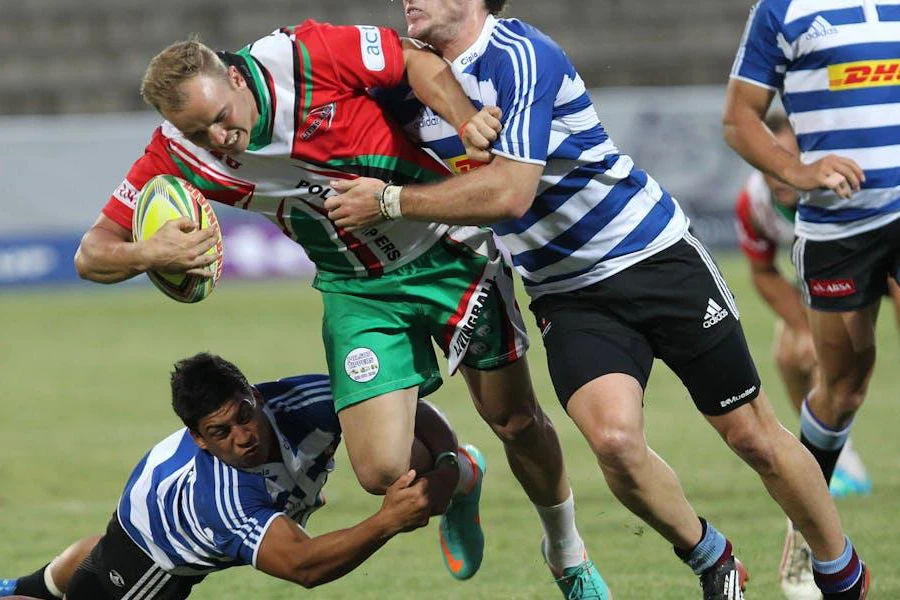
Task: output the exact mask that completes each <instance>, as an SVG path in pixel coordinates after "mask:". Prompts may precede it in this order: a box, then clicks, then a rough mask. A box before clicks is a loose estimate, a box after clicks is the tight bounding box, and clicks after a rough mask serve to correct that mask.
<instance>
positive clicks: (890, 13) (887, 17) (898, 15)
mask: <svg viewBox="0 0 900 600" xmlns="http://www.w3.org/2000/svg"><path fill="white" fill-rule="evenodd" d="M875 9H876V10H877V11H878V20H879V21H900V5H898V4H890V5H887V6H883V5H881V4H876V5H875Z"/></svg>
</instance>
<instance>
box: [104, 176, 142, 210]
mask: <svg viewBox="0 0 900 600" xmlns="http://www.w3.org/2000/svg"><path fill="white" fill-rule="evenodd" d="M107 189H109V188H107ZM137 196H138V190H137V188H136V187H134V186H133V185H131V184H130V183H128V180H125V181H123V182H122V183H121V184H120V185H119V187H117V188H116V191H115V192H113V197H115V198H116V200H118V201H119V202H121V203H122V204H126V205H128V206H130V207H131V208H134V205H135V202H136V201H137Z"/></svg>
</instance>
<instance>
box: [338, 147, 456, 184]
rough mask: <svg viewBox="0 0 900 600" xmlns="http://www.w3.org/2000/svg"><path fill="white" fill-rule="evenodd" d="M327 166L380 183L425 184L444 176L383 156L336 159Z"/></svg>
mask: <svg viewBox="0 0 900 600" xmlns="http://www.w3.org/2000/svg"><path fill="white" fill-rule="evenodd" d="M328 165H329V166H332V167H336V168H339V169H341V170H344V171H350V172H351V173H355V174H357V175H362V176H364V177H374V178H376V179H381V180H382V181H393V182H394V183H413V182H422V183H427V182H430V181H438V180H439V179H443V178H444V175H441V174H440V173H435V172H434V171H429V170H428V169H426V168H424V167H422V166H420V165H417V164H415V163H413V162H409V161H407V160H403V159H402V158H397V157H396V156H385V155H383V154H364V155H362V156H354V157H351V158H336V159H332V160H329V161H328Z"/></svg>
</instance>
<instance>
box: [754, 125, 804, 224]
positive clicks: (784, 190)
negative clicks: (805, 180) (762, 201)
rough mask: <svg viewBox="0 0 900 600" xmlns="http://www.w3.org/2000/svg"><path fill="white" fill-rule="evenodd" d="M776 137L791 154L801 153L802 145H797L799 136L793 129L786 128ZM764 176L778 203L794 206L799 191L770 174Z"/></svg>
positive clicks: (797, 154)
mask: <svg viewBox="0 0 900 600" xmlns="http://www.w3.org/2000/svg"><path fill="white" fill-rule="evenodd" d="M775 138H776V139H777V140H778V143H779V144H781V145H782V146H783V147H784V148H786V149H788V150H789V151H790V152H791V154H794V155H795V156H799V155H800V147H799V146H797V138H796V137H795V136H794V132H793V131H791V130H790V129H784V130H782V131H779V132H778V133H776V134H775ZM763 178H764V179H765V180H766V185H767V186H769V191H771V192H772V196H774V197H775V201H776V202H778V204H781V205H782V206H794V205H795V204H796V203H797V197H798V195H799V193H798V192H797V190H796V189H794V188H792V187H791V186H789V185H788V184H786V183H784V182H783V181H781V180H779V179H776V178H774V177H771V176H769V175H763Z"/></svg>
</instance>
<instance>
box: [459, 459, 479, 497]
mask: <svg viewBox="0 0 900 600" xmlns="http://www.w3.org/2000/svg"><path fill="white" fill-rule="evenodd" d="M456 462H457V464H458V465H459V481H457V482H456V490H454V492H453V493H454V494H468V493H469V492H471V491H472V488H474V487H475V472H476V470H477V469H478V467H476V466H475V460H474V459H473V458H472V457H471V456H469V453H468V452H466V451H465V450H464V449H463V448H457V449H456Z"/></svg>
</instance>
